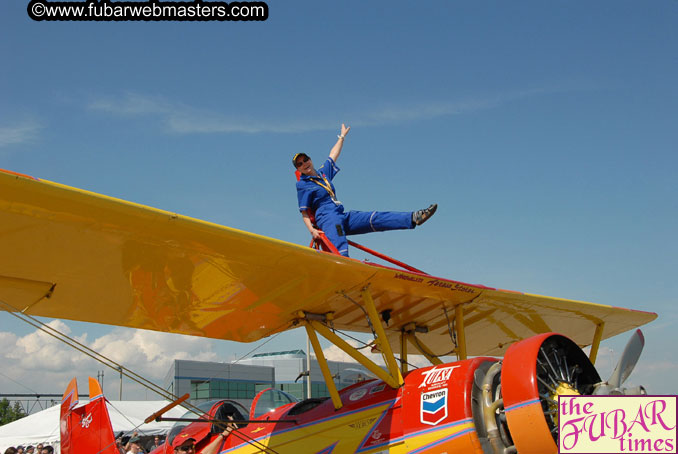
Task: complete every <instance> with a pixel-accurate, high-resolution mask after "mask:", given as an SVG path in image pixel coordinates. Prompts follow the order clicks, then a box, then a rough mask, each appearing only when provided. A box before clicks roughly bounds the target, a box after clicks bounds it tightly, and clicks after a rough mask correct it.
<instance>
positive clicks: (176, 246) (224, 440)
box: [0, 171, 657, 454]
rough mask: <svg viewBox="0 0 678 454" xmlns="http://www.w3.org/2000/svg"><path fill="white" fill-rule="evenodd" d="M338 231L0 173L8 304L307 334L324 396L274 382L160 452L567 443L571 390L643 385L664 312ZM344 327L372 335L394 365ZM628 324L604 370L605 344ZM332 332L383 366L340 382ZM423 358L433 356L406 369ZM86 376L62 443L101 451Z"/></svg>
mask: <svg viewBox="0 0 678 454" xmlns="http://www.w3.org/2000/svg"><path fill="white" fill-rule="evenodd" d="M327 243H329V242H327ZM327 243H324V240H323V239H322V237H321V238H320V242H318V243H316V244H315V246H316V248H318V249H319V250H314V249H312V248H308V247H302V246H299V245H294V244H290V243H286V242H283V241H279V240H275V239H271V238H266V237H262V236H258V235H254V234H251V233H248V232H243V231H239V230H235V229H231V228H228V227H223V226H219V225H215V224H211V223H208V222H204V221H200V220H196V219H192V218H188V217H185V216H181V215H178V214H175V213H168V212H165V211H161V210H157V209H154V208H150V207H146V206H142V205H138V204H134V203H131V202H126V201H122V200H118V199H113V198H110V197H106V196H102V195H99V194H94V193H91V192H87V191H83V190H79V189H75V188H71V187H68V186H64V185H61V184H58V183H52V182H49V181H44V180H39V179H37V178H32V177H28V176H26V175H21V174H16V173H12V172H8V171H0V250H2V251H3V254H2V255H1V256H0V302H2V304H0V308H2V309H3V310H6V311H9V312H13V313H15V315H17V316H21V317H26V318H28V319H32V317H34V316H44V317H56V318H63V319H70V320H79V321H84V322H91V323H105V324H110V325H116V326H126V327H131V328H139V329H151V330H156V331H162V332H173V333H179V334H188V335H193V336H202V337H207V338H214V339H223V340H230V341H238V342H254V341H257V340H259V339H262V338H264V337H268V336H271V335H273V334H276V333H280V332H282V331H286V330H290V329H295V328H298V327H302V326H303V328H304V329H305V330H306V332H307V334H308V337H309V340H310V343H311V345H312V347H313V351H314V353H315V356H316V358H317V362H318V364H319V367H320V370H321V372H322V375H323V378H324V381H325V383H326V385H327V389H328V393H329V398H312V399H307V400H304V401H301V402H299V401H297V400H296V399H295V398H293V397H292V396H289V395H286V394H285V393H283V392H282V391H279V390H274V389H268V390H263V391H261V392H260V393H259V394H258V395H257V396H256V397H255V399H254V401H253V402H252V403H251V405H249V408H248V406H247V405H242V403H240V402H237V401H233V400H228V399H222V400H218V401H214V402H207V403H205V404H204V405H203V404H201V405H200V406H198V408H195V407H193V408H192V415H187V416H186V417H184V418H179V420H178V421H176V423H175V426H174V428H173V429H172V431H171V432H170V435H169V436H168V438H167V440H166V443H165V444H164V445H162V446H160V447H159V448H157V449H156V450H155V451H154V452H153V453H154V454H170V453H174V452H176V451H175V449H177V450H178V449H183V448H186V449H189V448H190V447H191V446H193V445H194V446H195V448H196V452H198V453H201V454H214V453H217V452H218V453H239V454H240V453H243V454H245V453H247V454H249V453H279V454H283V453H290V454H299V453H312V454H330V453H331V454H343V453H367V454H376V453H386V452H388V453H443V452H446V453H448V454H452V453H457V454H466V453H477V454H510V453H516V452H517V453H520V454H530V453H535V454H544V453H547V454H548V453H550V454H555V453H557V452H558V439H559V437H558V435H559V434H558V406H557V401H558V396H560V395H573V394H574V395H576V394H582V395H593V394H596V395H608V394H642V393H644V389H642V387H638V388H633V389H626V388H624V386H623V384H624V381H625V380H626V379H627V378H628V375H629V374H630V371H631V370H632V369H633V366H634V365H635V363H636V362H637V360H638V358H639V356H640V353H641V351H642V348H643V345H644V339H643V336H642V334H641V332H640V330H638V327H640V326H642V325H644V324H646V323H649V322H651V321H652V320H654V319H655V318H656V317H657V316H656V314H654V313H650V312H642V311H636V310H630V309H624V308H618V307H613V306H606V305H600V304H594V303H588V302H581V301H572V300H565V299H558V298H552V297H546V296H540V295H532V294H527V293H522V292H515V291H508V290H501V289H496V288H491V287H487V286H483V285H476V284H467V283H463V282H458V281H453V280H450V279H444V278H439V277H435V276H431V275H428V274H425V273H423V272H421V271H420V270H418V269H416V268H413V267H410V266H408V265H405V264H403V263H401V262H399V261H397V260H394V259H390V257H386V256H383V254H379V255H378V257H380V258H382V259H385V260H386V261H388V262H390V263H391V264H392V265H394V266H398V267H399V268H395V267H391V266H383V265H377V264H374V263H366V262H361V261H358V260H355V259H350V258H347V257H342V256H339V255H337V254H336V253H333V252H334V251H332V247H331V246H332V245H331V244H327ZM352 245H353V246H354V247H360V248H362V249H363V250H364V251H366V252H370V253H371V252H373V251H370V250H369V249H367V248H364V247H363V246H359V245H356V244H355V243H353V244H352ZM377 254H378V253H377ZM33 320H34V319H33ZM343 331H346V332H358V333H372V334H373V336H374V340H373V342H372V344H371V347H372V348H373V351H378V352H380V353H381V355H382V356H383V359H384V363H385V367H382V366H380V365H378V364H377V363H375V362H374V361H372V360H371V359H370V358H368V357H367V356H366V355H365V354H363V353H361V352H360V351H359V350H358V349H356V348H355V347H353V346H351V345H350V344H349V343H348V342H347V341H345V340H344V339H343V338H342V337H340V336H339V334H338V333H340V332H343ZM628 331H633V334H632V336H631V339H630V341H629V343H628V345H627V348H626V350H625V351H624V354H623V355H622V358H621V360H620V364H619V366H618V368H617V370H615V372H614V373H613V375H612V376H611V377H610V378H609V379H607V380H602V379H601V378H600V376H599V375H598V372H597V371H596V369H595V367H594V363H595V359H596V355H597V352H598V349H599V345H600V343H601V341H602V340H604V339H607V338H610V337H612V336H615V335H617V334H621V333H624V332H628ZM319 336H322V337H323V338H325V339H327V340H328V341H330V342H331V343H332V344H333V345H335V346H336V347H338V348H340V349H341V350H342V351H343V352H345V353H346V354H348V355H349V356H351V357H352V358H353V359H354V360H356V361H357V362H358V363H360V364H361V365H362V366H363V367H364V368H365V369H367V370H368V371H370V372H371V373H372V374H374V376H375V377H376V378H375V379H372V380H367V381H363V382H358V383H355V384H353V385H351V386H349V387H347V388H344V389H341V390H340V389H338V388H337V386H336V385H335V383H334V380H333V377H332V374H331V372H330V369H329V367H328V363H327V359H326V357H325V355H324V353H323V350H322V348H321V345H320V342H319ZM589 345H590V346H591V352H590V354H589V355H588V356H587V355H586V354H585V353H584V352H583V351H582V348H583V347H585V346H589ZM77 348H79V349H82V350H85V348H84V346H82V345H79V346H77ZM412 353H415V354H421V355H423V356H424V357H426V358H427V359H428V360H429V361H430V362H431V366H428V367H422V368H418V369H413V370H410V368H409V367H408V355H410V354H412ZM449 355H455V356H456V361H453V362H443V360H442V359H441V357H444V356H449ZM95 356H96V355H95ZM99 360H100V361H102V362H104V361H103V360H101V359H99ZM106 364H107V365H109V366H110V367H116V366H115V364H111V363H106ZM120 367H121V368H122V366H120ZM90 383H91V382H90ZM74 389H75V391H76V393H77V387H75V388H74V387H73V386H69V388H68V389H67V392H66V393H65V395H64V406H62V419H63V420H64V421H67V422H68V423H67V424H66V423H64V424H62V428H65V429H64V430H65V432H62V440H65V443H62V445H63V446H64V448H63V449H62V452H63V453H64V454H70V453H75V452H106V450H107V449H108V448H107V446H108V445H110V443H111V440H112V438H111V437H112V433H109V430H110V420H109V419H108V415H107V412H106V411H105V406H103V407H102V406H101V405H99V404H97V403H96V402H95V404H96V405H98V406H96V407H94V406H91V407H77V406H75V405H74V399H72V397H68V395H69V394H72V392H73V390H74ZM91 392H94V393H95V394H97V390H96V388H94V391H91ZM168 397H170V398H171V396H168ZM75 400H77V398H76V399H75ZM99 400H100V401H103V399H93V401H99ZM90 405H92V404H90ZM184 405H185V404H184ZM81 408H85V410H81ZM91 409H96V412H94V413H92V412H91V411H90V410H91ZM153 417H154V418H162V416H161V415H153ZM88 418H89V419H88ZM92 418H93V419H94V421H97V422H98V424H91V419H92ZM85 421H90V422H88V423H87V424H84V422H85ZM85 425H87V427H85Z"/></svg>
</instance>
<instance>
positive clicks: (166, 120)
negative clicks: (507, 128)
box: [88, 89, 560, 134]
mask: <svg viewBox="0 0 678 454" xmlns="http://www.w3.org/2000/svg"><path fill="white" fill-rule="evenodd" d="M556 91H560V90H554V89H532V90H522V91H515V92H511V93H505V94H500V95H494V96H485V97H479V98H475V99H467V100H461V101H432V102H426V103H421V104H417V105H391V106H385V107H380V108H376V109H374V110H373V111H369V112H361V113H355V112H353V113H351V112H348V113H344V114H342V115H341V116H342V117H343V118H351V122H350V124H351V125H352V126H379V125H388V124H401V123H407V122H411V121H416V120H423V119H430V118H436V117H441V116H448V115H460V114H464V113H468V112H474V111H478V110H485V109H492V108H495V107H497V106H499V105H501V104H504V103H507V102H511V101H515V100H518V99H522V98H526V97H530V96H535V95H539V94H543V93H551V92H556ZM88 107H89V108H90V109H92V110H98V111H101V112H105V113H109V114H114V115H121V116H139V115H145V116H155V117H157V118H158V120H159V121H160V122H161V123H163V124H164V125H165V126H166V127H167V129H168V131H170V132H172V133H177V134H213V133H232V132H239V133H262V132H266V133H300V132H309V131H320V130H330V129H336V127H337V120H336V117H337V115H336V114H335V113H333V114H331V115H330V114H328V116H327V117H326V118H323V117H317V116H316V117H309V118H296V119H289V118H285V119H275V120H271V119H266V118H253V117H247V116H243V115H227V114H225V113H221V112H214V111H210V110H205V109H199V108H196V107H194V106H189V105H186V104H183V103H178V102H173V101H171V100H169V99H167V98H165V97H162V96H149V95H143V94H140V93H133V92H127V93H125V94H124V95H123V96H119V97H110V98H100V99H98V100H96V101H94V102H92V103H90V104H89V106H88Z"/></svg>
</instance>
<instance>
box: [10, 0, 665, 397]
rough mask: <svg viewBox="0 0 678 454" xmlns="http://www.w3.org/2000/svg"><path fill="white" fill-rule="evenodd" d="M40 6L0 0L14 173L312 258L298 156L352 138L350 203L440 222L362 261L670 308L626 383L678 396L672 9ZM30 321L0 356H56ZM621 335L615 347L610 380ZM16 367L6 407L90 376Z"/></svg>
mask: <svg viewBox="0 0 678 454" xmlns="http://www.w3.org/2000/svg"><path fill="white" fill-rule="evenodd" d="M26 4H27V1H21V0H19V1H12V2H2V3H0V58H1V61H2V64H1V65H0V85H1V86H2V97H1V98H0V99H1V101H0V167H2V168H6V169H10V170H14V171H18V172H22V173H27V174H30V175H34V176H37V177H40V178H44V179H48V180H52V181H57V182H60V183H64V184H67V185H70V186H75V187H79V188H84V189H87V190H91V191H95V192H99V193H103V194H107V195H111V196H115V197H120V198H123V199H127V200H131V201H134V202H138V203H143V204H147V205H151V206H154V207H158V208H162V209H166V210H170V211H174V212H179V213H182V214H185V215H189V216H193V217H197V218H200V219H206V220H209V221H213V222H217V223H220V224H224V225H228V226H231V227H236V228H240V229H244V230H247V231H251V232H255V233H259V234H263V235H267V236H271V237H275V238H279V239H282V240H286V241H291V242H295V243H302V244H303V243H307V242H308V232H307V231H306V229H305V228H304V226H303V224H302V222H301V219H300V216H299V214H298V212H297V207H296V196H295V190H294V176H293V174H292V170H293V169H292V166H291V161H290V158H291V156H292V155H293V154H294V153H296V152H306V153H308V154H310V155H311V156H312V157H314V158H315V160H316V161H320V160H322V159H323V158H324V157H325V156H326V155H327V153H328V151H329V149H330V147H331V146H332V144H333V143H334V141H335V140H336V134H337V133H338V131H339V127H340V125H341V123H342V122H343V123H346V124H348V125H350V126H351V127H352V129H351V132H350V135H349V137H348V139H347V141H346V145H345V148H344V152H343V153H342V156H341V158H340V160H339V163H338V164H339V166H340V167H341V168H342V171H341V173H340V174H339V175H338V177H337V179H336V180H335V183H336V185H337V189H338V196H339V198H340V199H341V200H342V201H343V202H344V204H345V205H346V206H347V207H349V208H352V209H360V210H373V209H393V210H414V209H418V208H423V207H425V206H427V205H428V204H429V203H431V202H437V203H438V204H439V206H440V208H439V212H438V214H436V216H435V218H434V219H433V220H432V221H431V222H430V223H427V224H426V225H425V226H423V227H422V228H421V229H417V231H415V232H390V233H386V234H379V235H371V236H367V237H363V238H360V240H362V242H363V243H365V244H366V245H367V246H370V247H373V248H375V249H377V250H380V251H383V252H386V253H389V254H391V255H393V256H395V257H398V258H400V259H402V260H404V261H406V262H408V263H411V264H413V265H415V266H417V267H419V268H421V269H423V270H425V271H427V272H429V273H431V274H435V275H438V276H442V277H446V278H451V279H455V280H461V281H465V282H470V283H479V284H485V285H489V286H493V287H500V288H508V289H513V290H520V291H525V292H530V293H539V294H546V295H551V296H557V297H563V298H572V299H578V300H585V301H593V302H597V303H601V304H609V305H615V306H622V307H629V308H634V309H640V310H647V311H653V312H657V313H658V314H659V319H658V320H657V321H655V322H653V323H652V324H651V325H648V326H647V327H646V328H645V329H644V331H645V335H646V340H647V344H646V351H645V354H644V356H643V358H642V360H641V362H640V364H639V366H638V368H637V370H636V372H635V373H634V375H633V376H632V377H631V381H633V382H635V383H644V384H646V385H648V386H649V387H650V390H651V391H653V392H656V393H673V394H675V393H678V389H677V388H676V385H675V378H674V377H675V376H676V374H678V355H676V353H675V349H673V348H671V346H672V345H675V343H676V342H678V334H676V326H677V322H678V310H677V309H676V303H677V299H678V298H677V297H676V295H678V284H677V283H676V282H677V281H678V279H676V274H677V273H676V271H678V258H677V257H678V240H676V231H678V202H677V195H678V183H676V181H677V180H678V178H677V177H678V172H677V171H676V168H678V158H677V157H676V151H677V150H676V148H677V145H678V140H677V139H678V128H677V127H676V124H677V123H678V108H677V106H678V103H677V101H678V90H677V89H676V82H675V81H676V80H678V59H676V55H678V39H677V38H678V36H677V34H678V32H677V31H676V30H677V27H676V23H678V21H677V19H678V3H677V2H676V1H669V0H658V1H654V2H637V1H597V2H584V1H571V2H564V1H558V2H538V1H515V2H499V1H491V2H475V1H453V2H450V1H428V2H400V1H391V2H388V3H386V2H359V1H345V2H341V3H338V2H334V3H330V2H317V1H316V2H313V1H285V2H282V1H269V2H268V4H269V19H268V20H267V21H265V22H222V23H216V22H215V23H179V22H169V23H161V22H158V23H145V22H130V23H120V22H118V23H113V22H110V23H105V22H91V23H87V22H50V23H48V22H34V21H32V20H31V19H30V18H29V17H28V15H27V13H26ZM354 257H357V258H361V257H362V256H361V255H360V254H354ZM17 323H18V322H16V321H15V320H14V319H13V318H11V317H10V316H8V315H7V314H4V315H3V314H0V342H2V343H3V345H2V347H3V349H10V350H11V349H12V348H13V345H14V346H17V345H21V346H22V347H21V348H27V349H30V348H37V347H36V346H39V345H43V344H41V343H40V342H41V341H40V342H38V341H37V340H36V339H37V338H35V335H34V333H33V331H32V328H30V327H24V326H20V325H18V324H17ZM66 325H67V326H68V328H69V329H71V330H72V333H73V334H76V335H79V336H85V335H86V336H87V339H89V340H90V341H92V342H94V341H95V340H97V339H102V338H104V337H105V336H112V337H115V336H118V338H131V337H133V336H136V334H134V333H132V332H129V331H125V330H111V329H110V328H108V327H101V326H96V325H84V324H78V323H73V322H66ZM3 336H4V337H3ZM31 336H32V337H31ZM3 339H4V340H3ZM626 339H627V335H622V336H618V337H617V338H615V339H612V340H610V341H607V342H605V343H604V344H603V347H604V349H603V350H604V351H603V352H601V353H603V354H602V355H601V360H600V362H601V364H600V365H601V367H602V368H603V369H605V368H606V367H607V368H608V369H609V368H610V367H611V366H612V365H613V364H614V362H616V360H617V359H618V358H619V354H620V352H621V350H622V349H623V346H624V344H625V342H626ZM140 342H142V341H141V340H140ZM302 343H303V344H304V345H301V344H302ZM24 344H26V346H23V345H24ZM160 344H162V342H158V345H160ZM167 344H168V345H181V342H179V341H175V340H172V341H171V342H170V341H168V342H167ZM278 344H279V345H283V346H284V347H285V348H298V347H300V346H301V347H302V348H305V343H304V341H303V336H301V335H299V334H298V333H297V334H290V335H287V336H286V337H285V336H283V338H281V339H279V341H278ZM29 345H32V347H29ZM153 345H155V344H153ZM254 347H256V345H238V344H225V343H214V342H211V341H209V342H208V341H205V342H204V343H199V342H197V343H196V346H195V347H194V348H195V349H196V350H190V349H187V351H186V352H185V353H186V354H187V355H189V354H193V353H195V351H201V352H203V353H204V352H205V351H207V352H208V353H209V354H207V356H205V357H206V358H208V357H209V358H214V359H230V358H231V357H233V356H239V355H241V354H244V353H246V352H247V351H249V350H251V349H252V348H254ZM17 348H18V347H17ZM173 348H174V347H173ZM177 348H179V347H177ZM192 348H193V347H192ZM267 348H268V347H267V346H265V347H263V349H264V350H266V349H267ZM28 351H29V350H26V352H28ZM192 352H193V353H192ZM156 353H157V352H156ZM167 354H168V355H169V354H170V353H167ZM210 354H211V356H210ZM149 355H150V353H149ZM148 358H149V357H146V359H147V361H145V362H144V361H141V362H139V367H141V368H142V369H143V368H144V367H147V365H148V364H154V366H153V367H150V373H151V374H153V373H155V374H156V376H158V377H162V376H163V375H164V373H165V371H166V370H167V369H166V368H165V366H164V363H154V362H153V361H151V360H149V359H148ZM122 359H128V358H125V357H122ZM45 361H48V360H47V359H45ZM129 361H130V363H131V364H132V365H134V364H137V363H135V362H134V361H139V360H138V359H137V360H131V359H129ZM3 362H5V363H6V364H9V365H11V366H12V367H10V368H9V369H4V370H5V372H4V374H5V375H6V376H8V377H9V378H7V377H5V376H0V387H2V389H3V390H5V389H7V390H8V391H7V392H18V390H19V389H21V388H18V389H14V388H16V387H17V386H18V385H17V382H19V383H23V384H30V386H31V388H32V389H36V390H38V391H40V392H60V390H61V380H63V381H64V382H63V383H64V386H65V383H66V381H67V379H66V378H64V377H65V376H66V375H67V374H66V371H67V370H68V369H69V368H70V369H72V367H73V365H72V364H71V365H70V366H66V365H64V364H66V363H64V364H61V363H59V364H57V362H56V361H53V363H54V364H52V365H51V366H50V367H51V368H52V369H54V370H53V371H51V372H50V373H53V375H50V381H46V380H42V381H41V377H43V374H40V373H36V369H35V368H36V367H38V368H39V367H40V364H39V362H38V363H37V365H36V364H35V362H34V363H31V364H27V363H23V362H21V361H19V359H17V358H14V359H11V358H4V359H3ZM37 370H39V369H37ZM90 373H91V374H94V372H90ZM603 375H605V373H603ZM54 383H58V386H57V388H58V389H52V386H54ZM33 387H35V388H33Z"/></svg>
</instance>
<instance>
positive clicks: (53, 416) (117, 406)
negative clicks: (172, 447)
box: [0, 400, 186, 453]
mask: <svg viewBox="0 0 678 454" xmlns="http://www.w3.org/2000/svg"><path fill="white" fill-rule="evenodd" d="M85 403H87V401H83V400H81V401H80V404H82V405H84V404H85ZM168 404H169V402H168V401H164V400H159V401H117V402H107V406H108V414H109V415H110V417H111V425H112V426H113V433H114V434H116V435H117V434H118V433H119V432H125V434H126V435H131V434H132V433H133V432H134V431H135V430H136V431H138V432H139V435H141V436H143V435H161V434H165V433H167V432H168V431H169V429H170V428H171V427H172V425H173V424H174V423H172V422H152V423H149V424H144V419H146V418H148V417H149V416H150V415H152V414H153V413H155V412H156V411H158V410H160V409H161V408H162V407H164V406H165V405H168ZM60 409H61V407H60V406H59V405H55V406H53V407H50V408H48V409H46V410H43V411H40V412H38V413H34V414H32V415H29V416H26V417H25V418H21V419H19V420H18V421H14V422H12V423H9V424H5V425H4V426H0V452H5V449H7V448H8V447H10V446H15V447H16V446H19V445H23V446H26V445H33V446H35V445H37V444H38V443H43V444H44V443H47V444H51V445H53V446H54V451H55V452H56V453H58V452H59V448H58V445H59V436H60V434H59V416H60ZM184 413H186V410H185V409H183V408H181V407H174V408H173V409H171V410H170V411H168V412H167V413H165V414H164V415H163V416H166V417H168V418H180V417H181V416H182V415H183V414H184Z"/></svg>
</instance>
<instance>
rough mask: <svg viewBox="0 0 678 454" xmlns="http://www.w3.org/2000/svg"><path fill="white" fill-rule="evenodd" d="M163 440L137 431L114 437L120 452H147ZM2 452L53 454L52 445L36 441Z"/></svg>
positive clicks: (136, 453) (121, 453) (126, 453)
mask: <svg viewBox="0 0 678 454" xmlns="http://www.w3.org/2000/svg"><path fill="white" fill-rule="evenodd" d="M164 441H165V439H164V437H163V436H158V435H156V436H154V437H140V436H139V433H138V432H134V434H133V435H132V436H131V437H129V438H127V437H125V438H123V433H122V432H121V433H120V434H119V435H118V437H117V438H116V439H115V443H116V447H117V448H118V451H120V454H148V453H149V452H151V451H153V450H154V449H155V448H157V447H158V446H160V445H161V444H163V443H164ZM4 454H54V447H53V446H51V445H48V444H45V443H38V444H37V445H36V446H32V445H27V446H17V447H14V446H11V447H9V448H7V449H5V453H4Z"/></svg>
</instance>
